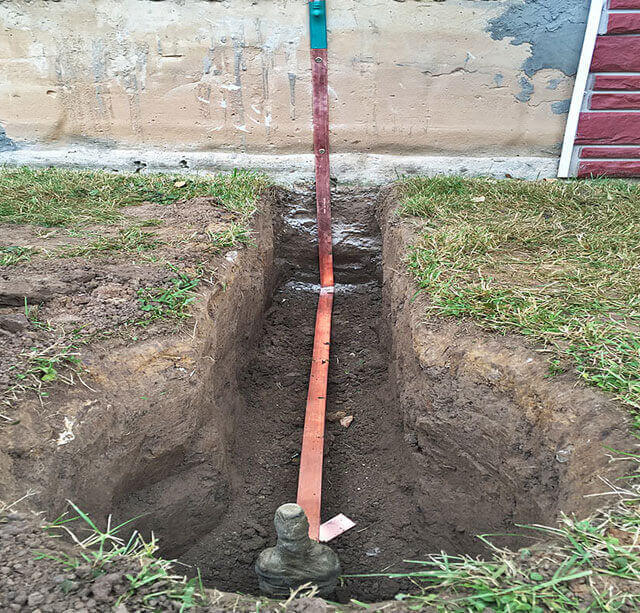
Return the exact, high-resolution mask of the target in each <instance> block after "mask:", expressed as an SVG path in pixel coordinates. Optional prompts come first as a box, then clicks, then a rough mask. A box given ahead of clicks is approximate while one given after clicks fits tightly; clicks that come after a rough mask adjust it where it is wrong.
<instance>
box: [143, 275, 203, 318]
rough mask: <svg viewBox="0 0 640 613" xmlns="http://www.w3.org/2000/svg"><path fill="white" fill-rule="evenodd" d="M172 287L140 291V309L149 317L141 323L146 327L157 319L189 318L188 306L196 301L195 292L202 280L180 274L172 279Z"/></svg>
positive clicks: (149, 288) (150, 288)
mask: <svg viewBox="0 0 640 613" xmlns="http://www.w3.org/2000/svg"><path fill="white" fill-rule="evenodd" d="M170 283H171V287H168V288H167V287H147V288H144V289H140V290H138V303H139V306H140V309H141V310H142V311H144V312H145V313H146V315H147V317H146V318H145V319H143V320H141V321H139V322H137V323H138V324H139V325H146V324H148V323H149V322H151V321H154V320H157V319H172V318H177V319H184V318H185V317H188V316H189V312H188V308H187V307H188V306H189V304H191V303H192V302H193V301H194V300H195V299H196V297H195V290H196V289H197V287H198V285H199V283H200V279H199V278H197V277H196V278H191V277H190V276H189V275H187V274H185V273H178V275H177V276H176V277H173V278H172V279H170Z"/></svg>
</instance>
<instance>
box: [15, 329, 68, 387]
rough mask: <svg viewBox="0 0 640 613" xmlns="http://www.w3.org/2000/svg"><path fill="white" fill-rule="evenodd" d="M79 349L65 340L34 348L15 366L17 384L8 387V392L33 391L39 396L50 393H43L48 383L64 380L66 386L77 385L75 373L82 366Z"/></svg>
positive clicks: (23, 355)
mask: <svg viewBox="0 0 640 613" xmlns="http://www.w3.org/2000/svg"><path fill="white" fill-rule="evenodd" d="M78 355H79V353H78V347H77V346H76V345H75V344H74V343H73V342H68V341H67V340H66V339H65V338H64V337H61V338H58V339H56V340H55V341H54V342H52V343H50V344H49V345H46V346H45V347H32V348H31V349H30V350H29V351H26V352H23V353H22V354H21V356H20V357H21V358H22V362H21V365H20V367H19V368H18V367H16V366H13V367H11V368H10V369H9V370H10V371H14V372H13V376H14V377H15V379H16V380H17V381H18V383H17V384H15V385H14V386H12V387H11V388H9V390H8V393H11V392H15V391H17V390H26V389H31V390H34V391H36V392H37V393H38V394H39V395H40V396H46V395H47V393H46V392H44V391H43V390H42V386H43V384H45V383H52V382H54V381H62V382H63V383H66V384H67V385H73V384H74V378H73V374H74V373H76V372H77V369H78V366H79V364H80V358H79V357H78Z"/></svg>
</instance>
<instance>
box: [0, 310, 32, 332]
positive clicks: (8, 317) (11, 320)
mask: <svg viewBox="0 0 640 613" xmlns="http://www.w3.org/2000/svg"><path fill="white" fill-rule="evenodd" d="M28 325H29V320H28V319H27V317H26V315H25V314H24V313H7V314H5V315H0V328H1V329H2V330H6V331H7V332H13V333H14V334H16V333H18V332H22V331H23V330H24V329H25V328H26V327H27V326H28Z"/></svg>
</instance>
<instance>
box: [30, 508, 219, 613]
mask: <svg viewBox="0 0 640 613" xmlns="http://www.w3.org/2000/svg"><path fill="white" fill-rule="evenodd" d="M68 502H69V505H70V506H71V507H72V509H73V510H74V512H75V513H76V514H77V515H75V516H73V517H68V516H67V514H64V515H62V516H60V517H59V518H58V519H56V520H55V521H53V522H52V523H50V524H48V525H47V526H46V527H45V529H46V530H47V531H48V532H49V533H56V532H57V531H60V530H63V531H64V532H66V533H67V534H68V535H69V536H70V537H71V539H72V540H73V542H74V543H75V544H76V545H77V546H78V552H79V553H78V557H73V556H70V555H64V556H62V557H60V556H53V555H51V554H47V553H40V554H38V558H40V559H41V558H47V559H51V560H54V561H56V562H58V563H60V564H62V565H64V566H68V567H71V568H77V567H78V566H80V564H86V565H88V566H89V567H90V568H91V570H92V574H93V575H94V576H95V577H98V576H100V575H102V574H104V573H105V572H106V571H105V570H104V569H105V567H107V566H108V565H109V566H110V565H111V564H112V563H115V562H118V561H121V562H125V563H128V565H129V566H133V567H134V568H135V570H133V571H132V572H128V573H125V577H126V579H127V581H128V588H127V591H126V592H125V593H124V594H122V595H121V596H119V597H118V599H117V601H116V602H115V603H114V606H116V607H117V606H118V605H120V604H122V603H125V602H127V601H128V600H130V599H131V598H133V597H134V596H137V595H139V596H141V598H142V601H143V602H144V603H145V604H149V605H150V604H151V603H152V602H153V601H154V600H155V599H158V598H159V597H161V596H164V597H166V598H169V599H170V600H172V601H173V602H175V603H177V604H178V605H179V607H180V609H179V610H180V611H185V610H188V609H190V608H192V607H195V606H200V605H203V604H205V600H206V596H205V592H204V587H203V585H202V579H201V577H200V573H199V572H198V576H197V577H194V578H192V579H187V578H186V577H183V576H180V575H176V574H174V573H172V572H171V571H172V567H173V565H174V563H175V562H174V561H169V560H164V559H162V558H157V557H156V556H155V554H156V552H157V550H158V545H157V543H156V540H155V538H154V536H153V535H152V536H151V539H150V540H149V541H148V542H147V541H145V540H144V539H143V537H142V535H141V534H140V533H139V532H138V531H134V532H133V533H132V534H131V536H130V537H129V538H128V539H125V538H122V537H121V536H119V534H120V533H121V532H122V529H123V528H124V527H126V526H127V525H129V524H130V523H132V522H133V521H135V520H136V519H137V518H133V519H129V520H127V521H125V522H123V523H121V524H119V525H117V526H112V525H111V517H109V519H108V520H107V526H106V528H105V529H104V530H101V529H100V528H99V527H98V526H97V525H96V523H95V522H94V521H93V520H92V519H91V518H90V517H89V516H88V515H87V514H86V513H85V512H84V511H82V510H81V509H80V508H79V507H78V506H76V505H75V504H74V503H73V502H71V501H68ZM78 520H81V521H82V522H83V523H82V527H83V530H84V531H86V532H88V534H87V536H84V538H81V537H80V536H79V535H78V534H77V533H76V532H74V531H72V530H71V528H70V527H69V526H70V525H71V524H73V523H74V522H76V521H78ZM155 586H157V588H155ZM154 588H155V589H154Z"/></svg>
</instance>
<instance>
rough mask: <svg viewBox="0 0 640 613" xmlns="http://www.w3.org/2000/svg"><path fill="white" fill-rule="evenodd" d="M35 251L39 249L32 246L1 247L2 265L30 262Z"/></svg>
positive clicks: (0, 257)
mask: <svg viewBox="0 0 640 613" xmlns="http://www.w3.org/2000/svg"><path fill="white" fill-rule="evenodd" d="M35 253H37V250H36V249H32V248H31V247H19V246H17V245H15V246H9V247H0V266H15V265H16V264H19V263H21V262H28V261H29V260H30V259H31V256H33V255H34V254H35Z"/></svg>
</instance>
